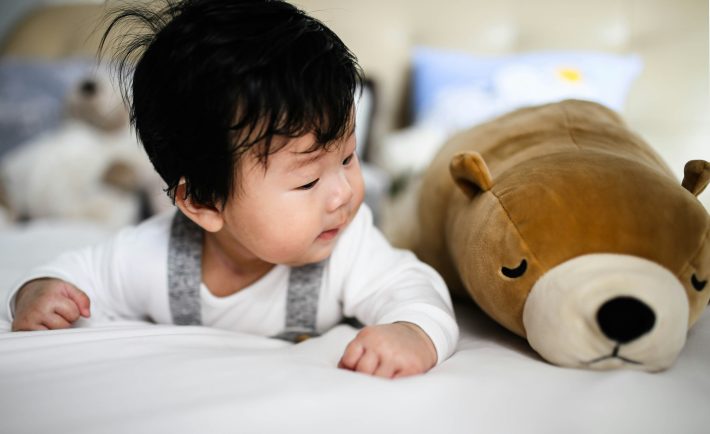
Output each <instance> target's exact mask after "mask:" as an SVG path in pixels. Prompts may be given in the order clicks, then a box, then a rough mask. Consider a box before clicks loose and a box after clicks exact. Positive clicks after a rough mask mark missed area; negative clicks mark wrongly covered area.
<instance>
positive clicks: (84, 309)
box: [12, 279, 90, 331]
mask: <svg viewBox="0 0 710 434" xmlns="http://www.w3.org/2000/svg"><path fill="white" fill-rule="evenodd" d="M89 306H90V301H89V297H87V295H86V294H84V292H82V291H81V290H80V289H79V288H77V287H75V286H74V285H72V284H70V283H67V282H65V281H63V280H59V279H37V280H32V281H30V282H28V283H26V284H25V285H24V286H23V287H22V288H20V290H19V291H18V292H17V296H16V297H15V320H14V321H13V322H12V330H13V331H19V330H49V329H64V328H67V327H70V326H71V325H72V323H73V322H74V321H76V320H78V319H79V316H83V317H85V318H88V317H89V315H90V311H89Z"/></svg>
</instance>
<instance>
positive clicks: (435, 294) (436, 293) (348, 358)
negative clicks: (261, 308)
mask: <svg viewBox="0 0 710 434" xmlns="http://www.w3.org/2000/svg"><path fill="white" fill-rule="evenodd" d="M339 241H340V242H341V243H339V245H338V246H337V247H336V250H335V251H334V252H333V255H332V256H331V259H330V261H331V262H330V269H331V271H332V274H331V278H333V281H332V283H331V284H332V285H333V286H337V285H339V284H342V285H343V287H342V293H341V301H342V303H343V313H344V314H345V316H348V317H355V318H357V319H359V320H360V322H362V323H363V324H365V325H367V327H365V328H364V329H363V330H362V331H360V333H359V334H358V335H357V336H356V337H355V339H354V340H353V341H352V342H351V343H350V344H349V345H348V347H347V348H346V350H345V352H344V354H343V357H342V358H341V360H340V363H339V366H340V367H341V368H345V369H351V370H354V371H358V372H364V373H368V374H374V375H378V376H383V377H401V376H405V375H413V374H420V373H424V372H427V371H428V370H429V369H431V368H432V367H434V366H435V365H437V364H438V363H441V362H442V361H444V360H446V359H447V358H448V357H449V356H450V355H451V354H452V353H453V352H454V349H455V346H456V342H457V340H458V333H459V330H458V325H457V324H456V320H455V318H454V312H453V307H452V304H451V298H450V296H449V294H448V291H447V288H446V285H445V284H444V281H443V279H442V278H441V276H439V274H438V273H436V272H435V271H434V270H433V269H432V268H431V267H429V266H428V265H426V264H424V263H422V262H421V261H419V260H418V259H417V258H416V256H414V254H412V253H411V252H408V251H404V250H399V249H395V248H393V247H392V246H391V245H390V244H389V243H388V242H387V241H386V239H385V238H384V237H383V236H382V234H381V233H380V232H379V231H378V230H377V229H376V228H375V227H374V226H373V225H372V218H371V214H370V211H369V209H367V208H366V207H364V206H363V209H361V210H360V212H359V213H358V216H356V218H355V219H354V220H353V222H352V224H351V226H350V227H349V228H348V230H347V231H346V232H345V233H343V239H342V240H339ZM341 273H342V274H341ZM341 279H342V280H341Z"/></svg>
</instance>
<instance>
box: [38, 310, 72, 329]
mask: <svg viewBox="0 0 710 434" xmlns="http://www.w3.org/2000/svg"><path fill="white" fill-rule="evenodd" d="M42 325H43V326H45V327H47V328H48V329H50V330H56V329H66V328H69V327H71V323H70V322H69V321H67V320H65V319H64V318H62V317H61V316H59V315H57V314H53V315H49V316H46V317H45V318H44V319H43V320H42Z"/></svg>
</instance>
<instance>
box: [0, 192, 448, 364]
mask: <svg viewBox="0 0 710 434" xmlns="http://www.w3.org/2000/svg"><path fill="white" fill-rule="evenodd" d="M174 213H175V211H170V212H166V213H163V214H160V215H157V216H155V217H153V218H151V219H149V220H147V221H145V222H143V223H141V224H140V225H138V226H135V227H129V228H125V229H123V230H121V231H120V232H118V233H117V234H116V235H115V236H114V237H113V238H112V239H110V240H109V241H107V242H104V243H102V244H98V245H96V246H92V247H88V248H84V249H82V250H77V251H73V252H68V253H65V254H63V255H61V256H60V257H58V258H57V259H56V260H54V261H53V262H50V263H48V264H46V265H44V266H40V267H38V268H35V269H33V270H31V271H30V272H29V273H28V274H27V275H25V276H24V277H23V278H22V279H21V281H20V282H18V284H17V285H16V286H15V287H14V288H13V289H12V291H11V292H10V293H9V297H8V300H7V304H6V306H7V309H8V313H9V315H10V318H11V319H12V318H13V316H14V295H15V293H16V292H17V290H19V288H20V287H21V286H22V285H24V283H26V282H28V281H29V280H32V279H37V278H41V277H54V278H58V279H61V280H64V281H66V282H69V283H71V284H73V285H74V286H76V287H77V288H79V289H81V290H83V291H84V292H86V293H87V295H88V296H89V298H90V300H91V321H104V320H112V319H145V320H151V321H154V322H156V323H163V324H171V323H172V322H173V321H172V316H171V312H170V306H169V298H168V275H167V274H168V259H167V258H168V241H169V239H170V226H171V222H172V219H173V216H174ZM288 277H289V267H288V266H285V265H276V266H275V267H274V268H272V269H271V271H269V272H268V273H267V274H266V275H265V276H263V277H262V278H261V279H259V280H258V281H256V282H254V283H253V284H251V285H249V286H248V287H246V288H243V289H242V290H240V291H239V292H237V293H235V294H232V295H229V296H226V297H217V296H214V295H213V294H212V293H211V292H210V291H209V289H208V288H207V287H206V286H205V284H204V283H202V284H201V285H200V286H201V287H200V302H201V314H202V324H203V325H205V326H210V327H217V328H223V329H228V330H235V331H242V332H247V333H254V334H259V335H264V336H273V335H276V334H278V333H279V332H281V331H283V330H284V327H285V320H286V300H287V297H286V295H287V290H288ZM343 317H355V318H357V319H358V320H360V321H361V322H362V323H363V324H365V325H372V324H388V323H393V322H395V321H407V322H411V323H414V324H416V325H418V326H419V327H421V328H422V329H423V330H424V331H425V332H426V334H427V335H428V336H429V337H430V338H431V340H432V342H433V343H434V346H435V347H436V351H437V356H438V362H441V361H443V360H445V359H447V358H448V357H449V356H450V355H451V354H452V353H453V351H454V348H455V346H456V342H457V340H458V333H459V331H458V326H457V324H456V321H455V319H454V313H453V309H452V305H451V299H450V297H449V294H448V291H447V288H446V285H445V284H444V282H443V280H442V278H441V277H440V276H439V275H438V274H437V273H436V272H435V271H434V270H433V269H432V268H431V267H429V266H428V265H426V264H424V263H422V262H421V261H419V260H418V259H417V258H416V257H415V256H414V255H413V254H412V253H411V252H409V251H405V250H400V249H395V248H393V247H392V246H391V245H390V244H389V243H388V242H387V241H386V240H385V238H384V237H383V235H382V234H381V233H380V231H379V230H378V229H377V228H376V227H375V226H374V225H373V222H372V213H371V211H370V210H369V208H367V206H366V205H364V204H363V205H362V206H361V207H360V210H359V211H358V213H357V215H356V216H355V218H354V219H353V221H352V223H351V224H350V225H349V226H348V227H347V228H346V230H345V231H344V232H343V233H342V235H341V237H340V239H338V240H337V242H336V246H335V248H334V250H333V253H332V255H331V257H330V258H329V260H328V261H327V262H326V265H325V268H324V271H323V278H322V280H321V288H320V295H319V298H318V309H317V319H316V329H317V331H318V332H319V333H322V332H324V331H326V330H328V329H330V328H331V327H333V326H335V325H336V324H338V323H339V322H340V321H341V320H342V319H343Z"/></svg>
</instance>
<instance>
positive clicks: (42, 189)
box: [0, 0, 710, 228]
mask: <svg viewBox="0 0 710 434" xmlns="http://www.w3.org/2000/svg"><path fill="white" fill-rule="evenodd" d="M294 3H296V4H297V5H299V6H300V7H302V8H303V9H305V10H306V11H307V12H309V13H311V14H312V15H314V16H316V17H317V18H319V19H321V20H322V21H323V22H325V23H326V24H327V25H328V26H329V27H331V28H332V29H333V30H334V31H335V32H336V33H337V34H339V35H340V37H341V38H342V39H343V40H344V42H345V43H346V44H347V45H348V46H349V47H350V48H351V49H352V51H353V52H354V53H355V54H356V55H357V57H358V58H359V60H360V62H361V64H362V66H363V67H364V70H365V72H366V74H367V77H368V79H369V80H368V86H367V88H366V89H365V93H364V94H363V97H362V98H361V100H360V104H359V107H358V136H359V140H360V147H359V152H360V153H361V156H362V158H363V160H364V161H365V162H366V163H367V164H366V167H365V176H366V184H367V195H368V196H367V198H368V199H367V200H368V202H370V204H371V205H372V206H373V208H375V211H376V212H377V211H378V210H379V206H380V204H381V203H382V201H386V200H387V199H388V198H389V197H390V194H391V193H392V192H396V191H397V190H398V188H399V187H401V185H402V184H403V183H404V182H406V180H407V179H409V178H410V177H412V176H416V173H418V172H419V171H420V170H421V169H422V168H424V167H425V166H426V164H427V163H428V161H429V159H430V158H431V156H432V155H433V153H434V152H436V150H437V149H438V147H439V146H440V145H441V144H442V143H443V142H444V141H445V140H446V138H447V137H448V136H450V135H451V134H452V133H454V132H456V131H457V130H459V129H461V128H467V127H470V126H472V125H475V124H477V123H479V122H482V121H484V120H487V119H490V118H491V117H493V116H495V115H497V114H500V113H503V112H506V111H508V110H512V109H514V108H517V107H520V106H525V105H529V104H537V103H544V102H549V101H556V100H560V99H564V98H569V97H576V98H585V99H591V100H595V101H598V102H601V103H603V104H606V105H608V106H610V107H611V108H613V109H616V110H618V111H619V112H620V113H621V114H622V116H623V117H624V118H625V119H626V121H627V122H628V124H629V126H630V127H631V128H632V129H633V130H635V131H636V132H637V133H639V134H640V135H641V136H642V137H643V138H644V139H646V140H647V141H648V142H649V143H650V144H651V145H652V146H653V147H654V148H655V149H656V150H657V151H658V152H659V153H660V154H661V155H662V156H663V157H664V158H665V160H666V161H667V162H668V164H669V166H670V167H671V169H672V170H673V171H674V173H675V174H676V176H677V178H678V180H679V182H680V179H681V178H682V170H683V165H684V164H685V162H686V161H688V160H691V159H699V158H702V159H705V160H710V105H709V95H710V94H709V87H708V51H709V46H708V2H707V1H706V0H597V1H595V2H590V1H582V0H535V1H526V0H497V1H485V0H467V1H463V0H438V1H424V0H386V1H382V0H379V1H375V0H297V1H294ZM112 5H113V4H112V3H111V2H109V3H108V6H109V7H111V6H112ZM106 7H107V6H106V4H105V3H104V2H102V1H90V0H85V1H78V0H75V1H69V0H61V1H60V0H54V1H51V0H2V1H0V190H1V192H0V222H2V223H0V224H2V225H5V226H6V227H12V226H14V225H18V224H26V223H27V222H31V221H35V220H39V219H72V220H78V221H90V222H94V223H98V224H101V225H105V226H106V227H109V228H115V227H119V226H121V225H124V224H127V223H132V222H136V221H139V220H140V219H142V218H145V217H146V216H148V215H151V214H152V213H154V212H158V211H160V210H161V209H164V208H166V207H169V206H170V204H169V203H167V201H166V199H165V197H164V194H163V193H162V191H161V188H162V185H161V182H160V180H159V179H157V176H156V175H155V174H154V173H153V172H152V169H151V168H150V166H148V165H147V164H146V159H145V157H144V156H143V155H142V150H140V147H139V146H138V145H137V144H136V142H135V138H134V137H133V135H132V134H131V133H130V130H129V129H128V127H127V123H126V117H125V108H123V107H122V106H121V102H120V99H119V98H117V95H116V93H115V89H114V88H112V86H111V83H110V81H108V80H107V78H106V74H105V71H103V70H102V69H101V68H97V67H96V66H95V63H94V61H93V60H92V56H93V55H94V54H95V53H96V45H97V41H98V39H99V37H100V34H101V31H100V30H101V26H100V24H99V23H100V22H99V20H100V18H101V17H102V15H103V14H104V13H105V10H106ZM700 199H701V201H702V202H703V203H705V205H706V206H707V205H708V204H710V193H708V192H706V193H705V194H703V195H701V196H700Z"/></svg>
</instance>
